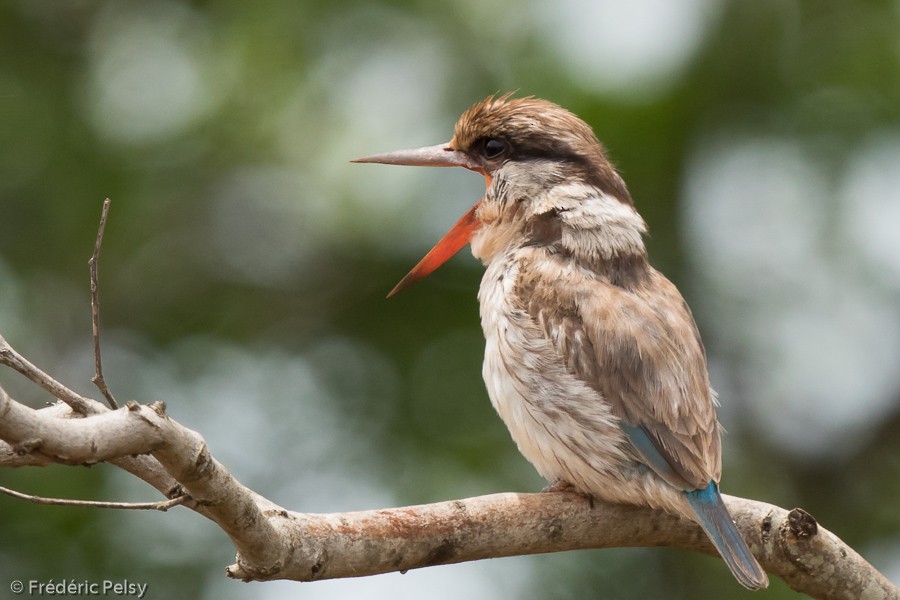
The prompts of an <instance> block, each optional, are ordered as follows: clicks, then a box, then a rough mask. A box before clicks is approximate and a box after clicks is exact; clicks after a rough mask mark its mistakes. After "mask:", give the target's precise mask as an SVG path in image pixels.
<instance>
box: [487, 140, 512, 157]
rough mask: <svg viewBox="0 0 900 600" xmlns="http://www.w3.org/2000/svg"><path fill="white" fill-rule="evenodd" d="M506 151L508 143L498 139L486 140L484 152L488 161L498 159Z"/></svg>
mask: <svg viewBox="0 0 900 600" xmlns="http://www.w3.org/2000/svg"><path fill="white" fill-rule="evenodd" d="M505 151H506V143H505V142H504V141H503V140H498V139H497V138H485V140H484V146H483V152H484V157H485V158H487V159H492V158H497V157H498V156H500V155H501V154H503V153H504V152H505Z"/></svg>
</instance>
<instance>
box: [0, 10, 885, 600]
mask: <svg viewBox="0 0 900 600" xmlns="http://www.w3.org/2000/svg"><path fill="white" fill-rule="evenodd" d="M898 32H900V3H898V2H896V1H894V2H846V1H837V0H804V1H791V0H779V1H775V0H762V1H758V2H747V1H739V0H735V1H721V2H720V1H717V0H685V1H682V2H670V1H669V0H639V1H636V2H624V1H623V2H590V1H589V0H560V1H558V2H555V3H550V2H540V1H539V0H528V1H526V2H523V3H518V2H513V1H511V0H498V1H494V2H483V1H473V0H467V1H460V2H442V3H436V2H434V3H430V2H423V1H418V2H416V1H392V2H362V1H359V2H348V1H341V2H334V1H332V2H324V1H303V2H296V1H292V0H272V1H266V2H239V1H235V0H232V1H224V2H198V3H184V4H179V3H176V2H153V1H108V2H94V1H72V2H60V1H59V0H42V1H37V0H35V1H30V0H23V1H18V2H16V1H10V2H4V3H2V4H0V332H2V334H3V335H4V336H5V337H6V338H7V339H8V340H9V341H10V342H11V343H12V344H13V345H14V346H15V347H16V348H17V349H18V350H20V351H21V352H23V353H24V354H26V355H27V356H28V357H29V358H31V359H32V360H33V361H35V362H36V363H38V364H39V365H41V366H43V367H44V368H46V369H47V370H48V371H50V372H51V373H52V374H54V375H55V376H57V377H59V378H60V379H62V380H63V381H64V382H66V383H67V384H69V385H71V386H72V387H74V388H76V389H78V390H79V391H81V392H83V393H86V394H90V395H92V396H97V393H96V390H94V389H93V388H92V386H91V385H90V383H89V380H90V376H91V375H92V373H93V364H92V354H91V339H90V319H89V292H88V271H87V259H88V257H89V255H90V252H91V249H92V244H93V240H94V236H95V232H96V226H97V220H98V217H99V214H100V207H101V203H102V200H103V198H105V197H110V198H111V199H112V209H111V216H110V220H109V224H108V227H107V233H106V240H105V245H104V248H103V251H104V253H103V258H102V263H101V293H102V301H103V311H104V312H103V319H104V335H105V337H104V343H105V354H104V359H105V369H106V374H107V380H108V382H109V384H110V386H111V387H112V389H113V392H114V393H115V394H116V395H117V396H118V398H119V399H120V400H128V399H135V400H139V401H141V402H150V401H154V400H165V401H166V402H167V403H168V406H169V411H170V412H171V414H172V415H173V416H174V417H175V418H177V419H178V420H179V421H181V422H182V423H184V424H186V425H188V426H190V427H192V428H195V429H197V430H198V431H200V432H201V433H202V434H203V435H204V436H205V438H206V439H207V441H208V442H209V445H210V447H211V449H212V451H213V453H214V454H215V456H216V457H217V458H219V460H221V461H222V462H224V463H225V465H227V466H228V467H229V468H230V469H231V470H232V472H233V473H234V474H235V475H236V476H237V477H238V478H239V479H240V480H241V481H243V482H244V483H246V484H247V485H249V486H250V487H252V488H254V489H255V490H257V491H258V492H260V493H261V494H263V495H265V496H268V497H269V498H271V499H273V500H274V501H276V502H278V503H280V504H282V505H283V506H285V507H288V508H290V509H293V510H298V511H310V512H313V511H327V512H330V511H343V510H355V509H367V508H376V507H383V506H390V505H403V504H412V503H421V502H430V501H438V500H444V499H451V498H458V497H465V496H470V495H478V494H486V493H491V492H497V491H534V490H537V489H539V488H540V487H541V486H542V485H543V482H542V481H541V480H540V479H539V478H538V476H537V475H536V474H535V473H534V472H533V470H532V469H531V467H530V466H529V465H528V464H527V463H526V462H525V461H524V459H522V458H521V457H520V456H519V455H518V453H517V452H516V449H515V447H514V444H513V443H512V442H511V441H510V440H509V438H508V434H507V432H506V430H505V428H504V427H503V425H502V423H501V422H500V420H499V419H498V418H497V417H496V415H495V414H494V413H493V411H492V409H491V407H490V404H489V402H488V399H487V395H486V393H485V391H484V388H483V384H482V382H481V373H480V371H481V368H480V365H481V353H482V338H481V331H480V327H479V323H478V308H477V303H476V299H475V291H476V288H477V285H478V281H479V278H480V274H481V266H480V265H479V264H478V263H477V262H476V261H475V260H474V259H472V257H471V256H470V255H469V254H468V252H463V253H462V254H461V255H460V256H459V257H457V258H455V259H454V260H453V261H451V262H450V263H449V264H448V265H447V266H446V267H445V268H443V269H442V270H440V271H439V272H438V273H436V274H435V275H433V276H432V277H431V278H429V279H428V280H427V281H425V282H423V283H420V284H419V285H417V286H416V287H415V288H413V289H411V290H409V291H407V292H405V293H403V294H402V295H400V296H399V297H397V298H394V299H392V300H390V301H387V300H385V298H384V294H385V293H386V292H387V291H388V290H389V289H390V288H391V287H392V286H393V284H394V283H395V282H396V281H397V280H398V279H399V278H400V277H401V276H402V275H403V274H404V273H405V272H406V271H407V269H408V268H409V267H410V266H411V265H413V264H414V263H415V262H416V260H418V258H419V257H420V256H421V255H422V254H423V253H424V252H425V251H426V250H427V249H428V248H429V247H430V245H431V244H432V243H433V242H434V241H436V240H437V239H438V237H439V236H440V235H441V234H442V233H443V232H444V231H445V230H446V229H447V228H448V227H449V226H450V225H451V224H452V223H453V222H454V221H455V219H456V218H457V217H458V216H460V215H461V214H462V213H463V212H464V211H465V210H466V209H467V208H468V207H469V206H471V204H472V203H473V202H474V201H475V200H476V199H477V198H479V197H480V195H481V193H482V191H483V182H482V180H481V178H479V177H477V176H475V175H473V174H471V173H468V172H465V171H462V170H459V171H458V172H457V170H427V169H402V168H393V167H384V166H370V165H351V164H350V163H349V162H348V161H349V160H350V159H352V158H355V157H357V156H361V155H365V154H370V153H374V152H380V151H386V150H392V149H397V148H404V147H413V146H418V145H426V144H435V143H440V142H443V141H446V140H447V139H448V138H449V137H450V134H451V132H452V126H453V123H454V122H455V120H456V118H457V116H458V115H459V114H460V113H461V112H462V111H463V110H464V109H465V108H466V107H468V106H469V105H470V104H472V103H473V102H475V101H477V100H479V99H481V98H483V97H485V96H487V95H488V94H491V93H494V92H497V91H507V90H518V93H519V94H520V95H526V94H533V95H537V96H540V97H545V98H548V99H550V100H553V101H555V102H557V103H559V104H562V105H564V106H566V107H568V108H570V109H571V110H573V111H574V112H576V113H578V114H579V115H580V116H582V117H583V118H584V119H585V120H587V121H588V122H589V123H590V124H591V125H592V126H593V127H594V129H595V131H596V132H597V134H598V136H599V137H600V138H601V139H602V140H604V142H605V143H606V144H607V146H608V148H609V150H610V153H611V155H612V157H613V158H614V160H615V162H616V164H617V165H618V166H619V168H620V169H621V171H622V173H623V175H624V177H625V179H626V181H627V182H628V183H629V186H630V188H631V191H632V195H633V196H634V198H635V199H636V202H637V205H638V208H639V210H640V211H641V212H642V214H643V215H644V217H645V218H646V220H647V221H648V223H649V225H650V230H651V237H650V238H649V239H648V244H649V249H650V253H651V259H652V261H653V262H654V264H655V265H656V266H657V267H658V268H660V269H661V270H663V271H664V272H665V273H666V274H667V275H669V276H670V277H671V278H672V279H673V280H674V281H675V282H676V283H677V284H678V285H679V287H680V288H681V290H682V291H683V292H684V294H685V296H686V297H687V299H688V301H689V303H690V304H691V306H692V307H693V309H694V313H695V316H696V318H697V320H698V322H699V325H700V329H701V331H702V333H703V335H704V339H705V341H706V344H707V349H708V352H709V355H710V365H711V372H712V378H713V383H714V386H715V387H716V388H717V389H718V391H719V393H720V397H721V401H722V404H723V406H722V409H721V411H720V419H721V420H722V422H723V424H724V425H725V427H726V428H727V430H728V432H729V434H728V435H727V436H726V439H725V477H724V480H723V488H724V490H725V491H726V492H728V493H732V494H736V495H741V496H747V497H751V498H756V499H759V500H765V501H770V502H773V503H776V504H779V505H781V506H785V507H793V506H802V507H804V508H805V509H807V510H808V511H809V512H811V513H812V514H813V515H814V516H815V517H816V518H818V519H819V520H820V521H821V522H822V524H823V525H824V526H826V527H828V528H830V529H831V530H832V531H834V532H835V533H837V534H838V535H840V536H841V537H842V538H843V539H844V540H846V541H847V542H848V543H849V544H851V545H852V546H853V547H855V548H856V549H857V550H859V551H860V552H861V553H862V554H863V555H864V556H866V557H867V558H868V559H870V560H871V561H872V562H873V563H874V564H875V565H876V567H878V568H879V569H881V570H882V571H883V572H885V573H886V574H887V575H888V576H889V577H891V578H892V579H893V580H894V581H895V582H898V583H900V515H898V510H897V506H898V497H900V436H898V435H897V434H896V432H897V431H898V426H900V33H898ZM0 384H2V385H3V386H4V388H5V389H7V390H8V391H9V392H10V393H11V394H13V395H14V396H15V397H16V398H18V399H20V400H22V401H25V402H28V403H29V404H31V405H33V406H40V405H41V404H43V403H44V402H46V401H47V400H48V398H47V396H46V395H45V394H42V393H40V392H39V391H37V390H35V389H34V388H33V387H30V386H28V385H25V384H23V383H22V382H21V381H20V380H19V379H18V378H17V377H16V376H15V374H13V373H11V372H8V371H7V372H0ZM0 485H6V486H11V487H14V488H16V489H19V490H22V491H26V492H31V493H37V494H44V495H49V496H63V497H75V498H90V499H115V500H152V499H154V498H156V497H157V496H155V494H154V492H153V491H152V490H151V489H149V488H148V487H147V486H145V485H143V484H142V483H140V482H137V481H134V480H133V479H132V478H130V477H129V476H127V475H125V474H123V473H120V472H117V471H116V470H115V469H112V468H109V467H107V466H104V465H99V466H96V467H93V468H91V469H84V468H62V467H54V468H46V469H28V470H18V471H14V472H12V471H7V472H2V473H0ZM0 515H2V517H0V590H2V591H0V597H6V596H7V592H6V590H7V589H8V587H7V586H8V584H9V582H10V581H11V580H13V579H20V580H26V581H27V580H29V579H41V580H48V579H51V578H52V579H53V580H54V581H59V580H61V579H63V578H71V579H75V580H79V581H81V580H92V581H100V580H103V579H115V580H118V579H129V580H131V581H136V582H141V583H148V584H149V586H150V592H149V595H148V597H151V598H170V597H183V598H187V597H194V598H266V599H273V598H287V597H291V598H294V597H303V598H357V597H363V598H376V599H377V598H391V599H396V598H410V599H412V598H421V597H428V598H437V599H444V598H447V599H450V598H460V597H466V598H469V599H471V600H476V599H482V598H483V599H490V598H532V599H538V598H585V597H594V596H602V597H610V598H613V597H614V598H626V599H627V598H648V597H663V596H664V597H667V598H709V597H716V598H743V597H750V595H749V593H746V592H744V591H743V590H742V589H740V588H739V586H738V585H737V584H736V583H735V582H734V581H733V580H732V579H731V577H730V575H729V574H728V572H727V570H726V569H725V568H724V566H723V565H722V564H721V563H720V562H719V561H716V560H715V559H712V558H708V557H703V556H699V555H693V554H690V553H685V552H680V551H676V550H667V549H651V550H642V549H638V550H636V549H621V550H619V549H616V550H604V551H590V552H577V553H565V554H559V555H552V556H537V557H525V558H511V559H503V560H493V561H485V562H481V563H474V564H467V565H459V566H450V567H438V568H432V569H425V570H420V571H416V572H410V573H408V574H406V575H403V576H401V575H399V574H391V575H384V576H379V577H374V578H364V579H358V580H348V581H337V582H319V583H314V584H299V583H293V582H276V583H266V584H249V585H245V584H241V583H236V582H232V581H229V580H227V579H226V578H225V577H224V574H223V567H224V566H225V565H227V564H230V562H231V561H232V559H233V548H232V547H231V545H230V544H229V542H228V540H227V538H226V537H225V536H224V535H223V534H222V533H221V532H220V531H219V530H218V529H217V528H216V527H214V526H213V525H212V524H210V523H208V522H206V521H205V520H203V519H202V518H200V517H198V516H196V515H194V514H193V513H190V512H189V511H187V510H184V509H176V510H173V511H172V512H170V513H166V514H161V513H160V514H156V513H153V514H147V513H124V514H123V513H114V512H103V511H98V510H89V509H76V508H72V509H69V508H59V507H39V506H32V505H30V504H27V503H24V502H21V501H17V500H14V499H11V498H6V497H0ZM763 596H765V597H767V598H792V597H796V595H795V594H793V593H792V592H790V591H789V590H787V589H786V587H785V586H784V585H783V584H782V583H781V582H780V581H777V580H776V581H773V584H772V587H771V589H770V591H768V592H765V593H763V594H757V595H756V596H754V597H763Z"/></svg>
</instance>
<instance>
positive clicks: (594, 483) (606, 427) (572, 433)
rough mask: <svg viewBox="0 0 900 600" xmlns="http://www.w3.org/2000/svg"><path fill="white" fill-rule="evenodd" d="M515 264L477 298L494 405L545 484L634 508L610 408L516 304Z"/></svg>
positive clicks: (494, 270) (491, 274) (488, 280)
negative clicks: (563, 485) (560, 485)
mask: <svg viewBox="0 0 900 600" xmlns="http://www.w3.org/2000/svg"><path fill="white" fill-rule="evenodd" d="M517 263H518V261H517V260H516V253H515V252H511V253H509V254H507V255H505V256H502V257H498V258H497V260H494V261H492V262H491V264H490V265H489V266H488V268H487V271H486V272H485V275H484V278H483V279H482V282H481V288H480V291H479V294H478V297H479V301H480V303H481V323H482V328H483V329H484V335H485V340H486V346H485V357H484V368H483V371H482V373H483V376H484V382H485V385H486V386H487V390H488V395H489V396H490V399H491V403H492V404H493V406H494V408H495V409H496V410H497V413H498V414H499V415H500V418H501V419H503V422H504V423H505V424H506V426H507V428H509V432H510V434H511V435H512V438H513V440H514V441H515V442H516V444H517V445H518V447H519V451H520V452H521V453H522V454H523V455H524V456H525V458H526V459H528V460H529V461H530V462H531V463H532V464H533V465H534V467H535V468H536V469H537V471H538V472H539V473H540V474H541V475H542V476H543V477H544V478H546V479H547V480H549V481H551V482H552V481H557V480H564V481H567V482H569V483H572V484H574V485H575V486H576V487H578V488H580V489H582V490H584V491H587V492H589V493H591V494H593V495H594V496H597V497H600V498H605V499H608V500H612V501H618V502H629V501H631V502H634V501H635V500H636V498H634V492H633V491H628V490H626V489H625V488H633V487H634V485H633V484H632V485H630V486H629V485H623V484H624V483H625V482H624V480H623V478H627V477H628V476H629V473H628V472H627V471H629V470H631V468H632V467H630V466H629V465H633V462H632V461H631V459H630V458H629V457H628V455H627V454H626V453H625V451H624V450H623V447H624V434H623V433H622V430H621V429H620V428H619V426H618V422H617V419H616V417H615V416H613V414H612V412H611V410H610V408H609V405H608V404H607V403H606V402H604V401H603V399H602V398H601V397H600V395H599V394H598V393H597V392H596V391H594V390H593V389H591V388H589V387H588V386H587V385H586V384H584V383H583V382H581V381H580V380H578V379H577V378H576V377H575V376H573V375H572V374H571V373H569V372H568V371H567V370H566V368H565V364H564V362H563V360H562V359H561V357H560V356H559V354H558V353H557V351H556V349H555V348H554V347H553V346H552V345H551V343H550V341H549V340H548V339H547V338H546V336H544V335H543V333H542V332H541V331H540V330H539V329H538V328H537V326H536V325H534V323H533V322H532V321H531V319H530V317H528V315H526V314H525V313H523V312H522V311H521V310H520V309H518V308H516V307H515V306H513V305H512V303H511V298H512V297H513V295H512V293H511V292H512V288H513V286H514V285H515V281H516V278H517V274H518V272H517V269H518V266H517ZM620 488H621V489H620Z"/></svg>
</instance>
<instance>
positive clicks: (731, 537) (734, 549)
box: [684, 481, 769, 590]
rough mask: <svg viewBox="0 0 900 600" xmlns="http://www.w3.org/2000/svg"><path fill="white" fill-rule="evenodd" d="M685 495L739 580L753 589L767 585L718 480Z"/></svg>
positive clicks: (698, 519)
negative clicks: (722, 494)
mask: <svg viewBox="0 0 900 600" xmlns="http://www.w3.org/2000/svg"><path fill="white" fill-rule="evenodd" d="M684 496H685V498H687V500H688V502H689V503H690V505H691V508H693V509H694V513H695V514H696V515H697V522H698V523H699V524H700V527H702V528H703V531H705V532H706V535H707V536H709V539H710V540H712V543H713V545H714V546H715V547H716V550H718V551H719V554H721V555H722V558H723V559H724V560H725V564H727V565H728V568H729V569H730V570H731V573H732V575H734V577H735V579H737V580H738V583H740V584H741V585H742V586H744V587H745V588H747V589H750V590H758V589H762V588H765V587H768V586H769V578H768V577H767V576H766V572H765V571H763V568H762V567H761V566H760V565H759V563H758V562H757V561H756V558H755V557H754V556H753V554H752V553H751V552H750V548H749V547H748V546H747V542H745V541H744V538H743V537H742V536H741V533H740V532H739V531H738V529H737V527H736V526H735V524H734V521H733V520H732V519H731V515H730V514H729V513H728V509H727V508H725V502H723V501H722V496H721V495H720V494H719V487H718V486H717V485H716V483H715V482H714V481H711V482H710V483H709V485H708V486H706V488H704V489H702V490H694V491H690V492H685V493H684Z"/></svg>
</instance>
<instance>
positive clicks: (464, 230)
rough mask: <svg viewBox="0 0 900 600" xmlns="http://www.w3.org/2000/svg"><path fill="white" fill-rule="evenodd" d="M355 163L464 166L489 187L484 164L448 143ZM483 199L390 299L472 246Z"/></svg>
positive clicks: (374, 156)
mask: <svg viewBox="0 0 900 600" xmlns="http://www.w3.org/2000/svg"><path fill="white" fill-rule="evenodd" d="M353 162H355V163H381V164H385V165H411V166H416V167H464V168H466V169H469V170H471V171H477V172H479V173H481V174H482V175H484V176H485V178H486V179H487V180H488V185H490V176H489V175H488V174H487V173H486V172H485V171H484V168H483V167H482V166H481V165H478V164H476V163H475V162H473V161H472V159H471V158H469V157H468V156H467V155H466V154H464V153H462V152H460V151H458V150H455V149H454V148H452V147H451V146H450V145H449V144H438V145H437V146H426V147H424V148H416V149H414V150H397V151H396V152H386V153H384V154H374V155H372V156H366V157H364V158H357V159H356V160H354V161H353ZM480 203H481V200H479V201H478V202H476V203H475V205H474V206H473V207H472V208H470V209H469V211H468V212H466V214H464V215H463V217H462V218H461V219H460V220H459V221H457V222H456V224H455V225H454V226H453V227H451V228H450V231H448V232H447V233H446V234H444V237H442V238H441V239H440V241H439V242H438V243H437V244H435V245H434V248H432V249H431V250H430V251H429V252H428V254H426V255H425V257H424V258H423V259H422V260H420V261H419V264H417V265H416V266H415V267H413V269H412V271H410V272H409V273H407V274H406V277H404V278H403V279H401V280H400V283H398V284H397V285H396V286H394V289H392V290H391V291H390V293H389V294H388V298H390V297H391V296H393V295H394V294H396V293H398V292H400V291H402V290H404V289H406V288H408V287H409V286H411V285H412V284H414V283H415V282H417V281H419V280H420V279H423V278H425V277H427V276H428V275H430V274H431V273H432V272H434V271H435V269H437V268H438V267H440V266H441V265H442V264H444V263H445V262H447V260H449V259H450V257H451V256H453V255H454V254H456V253H457V252H459V251H460V250H461V249H462V248H463V246H465V245H466V244H468V243H469V239H470V238H471V237H472V234H473V233H474V232H475V230H476V229H478V225H479V222H478V220H477V219H476V218H475V210H476V209H477V208H478V205H479V204H480Z"/></svg>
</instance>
